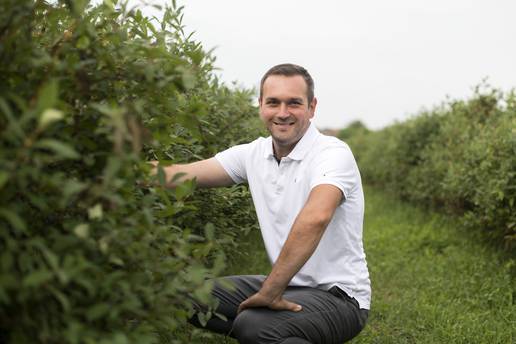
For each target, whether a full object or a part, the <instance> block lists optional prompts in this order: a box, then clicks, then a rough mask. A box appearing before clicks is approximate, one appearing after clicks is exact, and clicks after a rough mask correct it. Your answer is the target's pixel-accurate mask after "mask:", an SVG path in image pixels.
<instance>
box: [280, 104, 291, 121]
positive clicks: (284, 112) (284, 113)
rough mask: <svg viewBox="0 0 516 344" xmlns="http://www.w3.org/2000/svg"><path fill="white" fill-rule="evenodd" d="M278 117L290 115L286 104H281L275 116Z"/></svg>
mask: <svg viewBox="0 0 516 344" xmlns="http://www.w3.org/2000/svg"><path fill="white" fill-rule="evenodd" d="M277 116H278V117H288V116H290V113H289V112H288V106H287V104H286V103H283V102H282V103H281V104H280V107H279V112H278V114H277Z"/></svg>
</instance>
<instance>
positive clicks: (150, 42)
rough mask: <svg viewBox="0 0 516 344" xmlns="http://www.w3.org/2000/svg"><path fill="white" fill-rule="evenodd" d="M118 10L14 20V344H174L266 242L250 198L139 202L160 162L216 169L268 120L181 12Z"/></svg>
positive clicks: (7, 325) (3, 320) (12, 5)
mask: <svg viewBox="0 0 516 344" xmlns="http://www.w3.org/2000/svg"><path fill="white" fill-rule="evenodd" d="M113 2H115V1H104V3H103V4H100V5H98V6H92V5H90V4H89V1H86V0H66V1H53V2H46V1H40V0H5V1H2V2H1V4H0V78H1V82H0V144H1V150H0V228H1V230H0V261H1V263H0V342H12V343H32V342H41V343H129V342H131V343H133V342H134V343H154V342H160V341H163V336H162V334H163V333H171V331H173V330H174V329H176V328H178V327H179V326H181V324H183V323H184V322H185V319H186V318H187V317H188V313H189V312H190V311H191V309H192V299H198V300H201V301H204V302H209V301H208V295H209V291H210V285H209V283H206V282H205V278H206V277H210V276H214V275H217V274H218V273H220V271H221V270H222V269H223V268H224V264H225V263H224V261H225V254H224V252H226V253H227V252H228V251H230V250H235V248H236V246H235V245H236V243H235V237H236V236H238V235H243V234H245V233H247V232H248V231H250V230H252V229H253V228H254V227H255V226H256V220H255V218H254V210H253V209H252V205H251V202H250V201H249V195H248V192H247V190H246V189H245V188H242V187H233V188H228V189H223V190H217V191H216V192H215V191H203V192H202V193H196V194H195V195H193V194H192V193H193V191H194V190H195V182H194V181H188V182H185V183H183V184H181V185H179V186H178V187H177V188H176V189H174V190H166V189H164V188H162V187H160V186H152V187H142V186H139V185H142V184H143V185H157V184H152V183H151V184H148V182H149V178H150V177H149V173H148V172H149V165H148V164H147V163H146V161H147V160H154V159H158V160H160V161H161V162H163V163H172V162H185V161H189V160H196V159H199V158H207V157H210V156H212V155H213V154H214V153H215V152H217V151H219V150H222V149H224V148H226V147H228V146H230V145H232V144H236V143H241V142H244V141H248V140H249V139H250V138H252V137H255V136H256V135H257V134H258V129H255V128H258V126H257V125H256V118H257V116H256V109H255V108H254V107H253V105H252V101H251V97H252V93H251V92H250V91H247V90H231V89H228V88H227V87H226V86H224V85H223V84H221V83H220V82H219V81H218V80H217V78H216V77H215V76H214V74H213V70H214V67H213V62H214V58H213V57H212V56H211V54H209V53H206V52H205V51H204V50H203V47H202V46H201V44H200V43H198V42H195V41H194V40H193V39H192V38H191V37H190V36H188V35H186V34H185V33H184V29H183V26H182V24H181V18H182V9H181V8H177V7H176V6H175V5H174V4H172V7H171V8H166V9H165V10H164V11H163V16H162V18H160V19H159V20H158V19H154V20H151V19H149V18H146V17H144V16H143V15H142V13H141V12H140V11H139V10H137V9H128V8H127V7H126V5H125V4H120V5H119V6H117V7H115V6H114V5H113ZM158 179H159V180H160V182H163V175H162V173H158ZM142 182H143V183H142ZM175 341H176V342H178V343H180V342H182V339H181V338H175Z"/></svg>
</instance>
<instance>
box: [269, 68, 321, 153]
mask: <svg viewBox="0 0 516 344" xmlns="http://www.w3.org/2000/svg"><path fill="white" fill-rule="evenodd" d="M306 91H307V85H306V82H305V80H304V79H303V77H302V76H300V75H295V76H283V75H271V76H269V77H268V78H267V79H266V80H265V82H264V84H263V89H262V98H261V99H260V118H261V119H262V121H263V122H264V123H265V125H266V127H267V130H269V132H270V134H271V136H272V138H273V141H274V145H275V148H276V149H277V150H278V149H279V150H281V151H283V152H285V151H287V152H286V154H288V153H289V152H290V151H291V150H292V149H293V148H294V146H295V144H296V143H297V142H298V141H299V140H300V139H301V137H303V135H304V133H305V132H306V130H307V129H308V126H309V125H310V119H311V118H312V117H313V116H314V112H315V106H316V104H317V100H316V99H315V98H314V99H313V100H312V102H311V103H310V104H308V98H307V92H306Z"/></svg>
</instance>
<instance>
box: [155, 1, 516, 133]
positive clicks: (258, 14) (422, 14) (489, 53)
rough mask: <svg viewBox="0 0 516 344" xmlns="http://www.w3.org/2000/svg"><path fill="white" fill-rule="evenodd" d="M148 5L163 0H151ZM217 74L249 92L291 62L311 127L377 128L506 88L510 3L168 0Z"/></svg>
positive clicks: (514, 59)
mask: <svg viewBox="0 0 516 344" xmlns="http://www.w3.org/2000/svg"><path fill="white" fill-rule="evenodd" d="M151 1H152V2H153V3H167V1H164V0H151ZM178 4H181V5H184V6H185V9H184V24H185V25H186V30H187V31H188V32H192V31H195V34H194V37H195V39H196V40H198V41H200V42H202V44H203V46H204V47H205V48H206V49H211V48H215V50H214V55H215V56H216V57H217V63H216V65H217V66H218V67H219V68H221V71H220V73H219V74H220V77H221V79H222V80H223V81H225V82H227V83H228V84H231V82H233V81H236V82H237V83H238V84H239V85H242V86H244V87H247V88H252V87H255V88H258V84H259V80H260V78H261V76H262V74H263V73H264V72H265V71H266V70H267V69H268V68H269V67H271V66H273V65H275V64H278V63H284V62H293V63H297V64H300V65H302V66H304V67H305V68H307V69H308V71H309V72H310V73H311V75H312V77H313V78H314V80H315V94H316V97H317V98H318V101H319V103H318V108H317V111H316V116H315V123H316V124H317V126H318V127H321V128H328V127H329V128H342V127H344V126H346V125H347V124H349V122H351V121H353V120H357V119H358V120H361V121H363V122H364V123H365V124H366V125H367V126H368V127H370V128H372V129H378V128H381V127H384V126H386V125H389V124H391V123H393V122H394V121H395V120H403V119H405V118H407V117H409V115H412V114H415V113H417V112H419V111H420V110H421V109H422V108H432V107H433V106H434V105H438V104H439V103H441V102H442V101H444V100H445V99H446V96H447V95H448V96H450V97H451V98H454V99H455V98H460V99H464V98H468V97H470V96H471V95H472V93H473V91H472V88H473V87H474V86H475V85H477V84H479V83H480V82H481V81H482V79H484V78H486V77H487V78H488V82H489V83H490V84H491V85H493V86H495V87H497V88H501V89H502V90H505V91H508V90H509V89H511V88H514V87H516V0H432V1H430V0H428V1H423V0H390V1H382V0H375V1H373V0H362V1H344V0H342V1H337V0H321V1H313V0H312V1H304V0H297V1H295V0H284V1H281V0H260V1H242V0H240V1H237V0H217V1H208V0H178Z"/></svg>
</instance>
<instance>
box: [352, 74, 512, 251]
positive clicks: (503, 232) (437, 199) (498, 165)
mask: <svg viewBox="0 0 516 344" xmlns="http://www.w3.org/2000/svg"><path fill="white" fill-rule="evenodd" d="M345 133H348V136H349V131H348V132H345ZM347 141H348V143H349V144H350V146H351V147H352V149H353V152H354V153H355V155H356V157H357V161H358V164H359V168H360V170H361V173H362V175H363V178H364V180H365V181H366V182H369V183H372V184H376V185H378V186H380V187H383V188H385V189H386V190H387V191H388V192H390V193H392V194H394V195H397V196H399V197H400V198H401V199H404V200H407V201H410V202H413V203H417V204H420V205H422V206H424V207H428V208H431V209H442V210H445V211H446V212H448V213H450V214H455V215H458V216H460V217H461V218H462V219H463V221H464V224H466V225H467V226H469V227H471V228H481V229H482V230H484V231H485V232H486V233H488V236H489V237H492V238H495V239H496V240H501V241H503V242H504V243H505V245H506V248H512V247H514V245H515V244H516V204H515V203H516V94H515V93H514V91H512V92H506V93H503V92H502V91H499V90H496V89H494V88H492V87H490V86H488V85H486V84H481V85H479V86H477V87H476V88H475V92H474V94H473V96H472V97H471V99H469V100H449V101H447V102H445V103H443V104H442V105H440V106H438V107H436V108H434V109H433V110H431V111H425V112H422V113H419V114H418V115H417V116H415V117H413V118H411V119H409V120H407V121H404V122H401V123H396V124H394V125H391V126H388V127H386V128H384V129H382V130H378V131H364V130H359V131H357V132H356V134H354V135H351V136H350V137H348V138H347Z"/></svg>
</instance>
